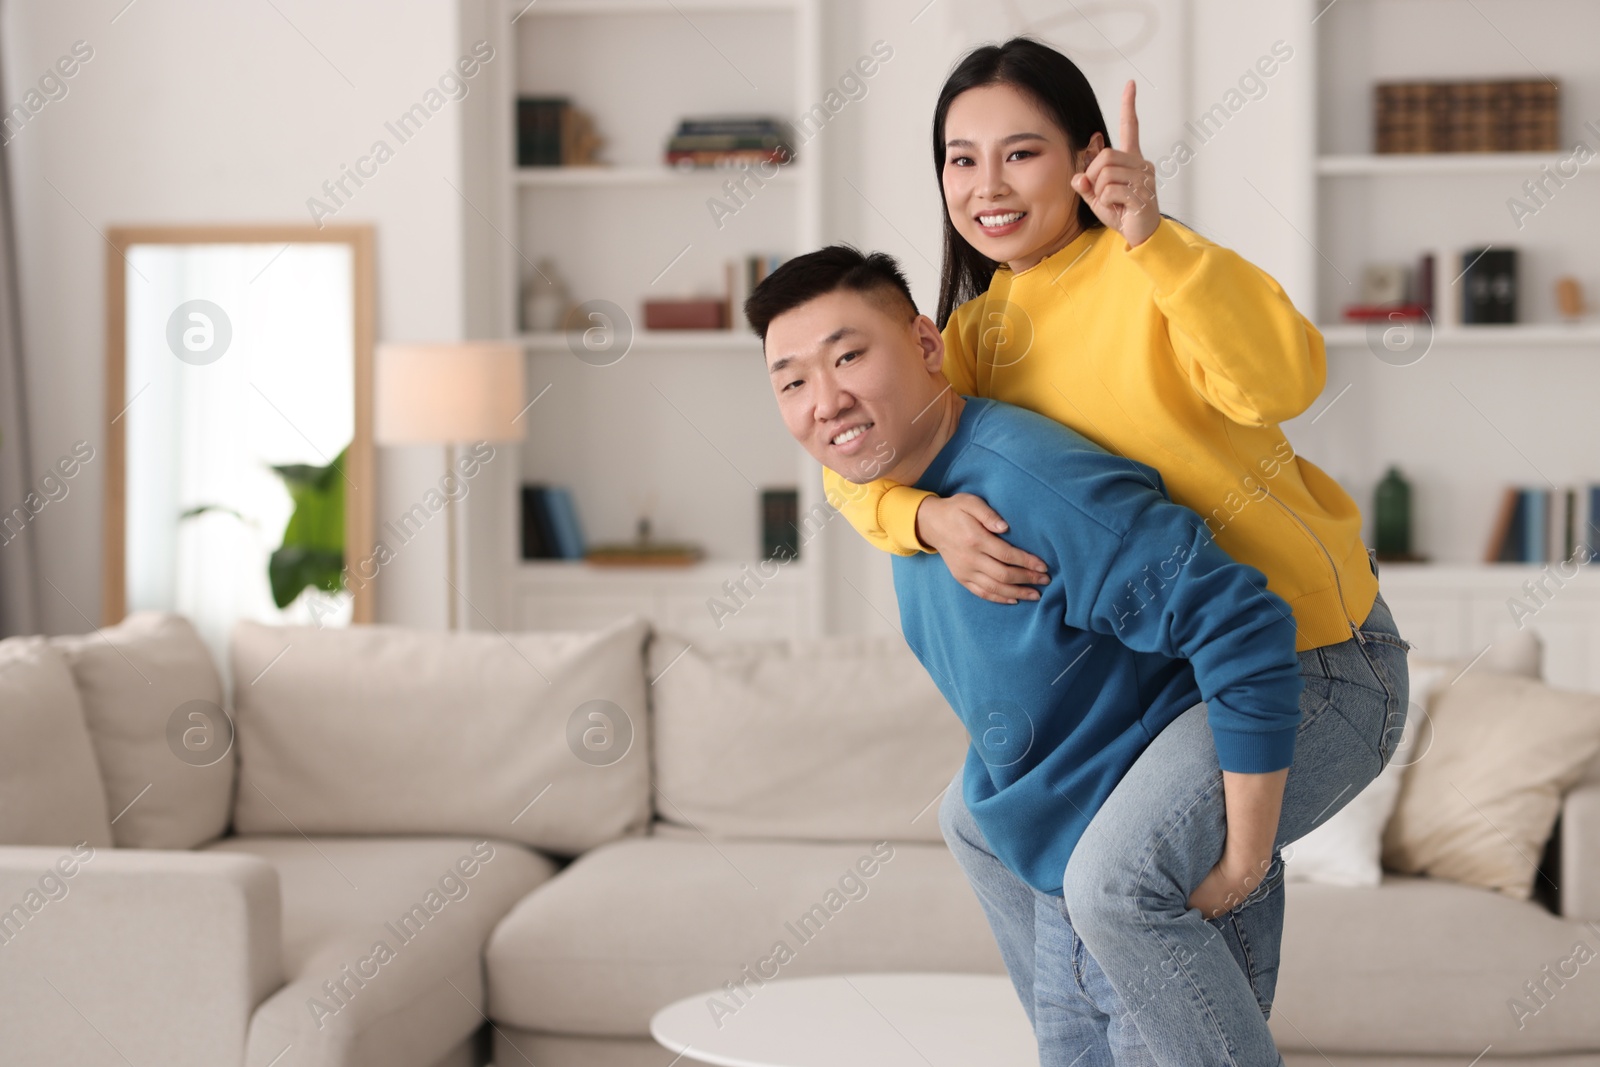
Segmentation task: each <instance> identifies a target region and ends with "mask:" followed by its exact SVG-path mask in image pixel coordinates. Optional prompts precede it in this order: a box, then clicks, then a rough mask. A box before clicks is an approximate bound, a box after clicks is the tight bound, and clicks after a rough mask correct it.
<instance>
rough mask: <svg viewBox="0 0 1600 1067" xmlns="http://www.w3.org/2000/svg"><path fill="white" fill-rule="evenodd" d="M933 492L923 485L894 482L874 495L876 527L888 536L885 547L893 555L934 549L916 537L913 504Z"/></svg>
mask: <svg viewBox="0 0 1600 1067" xmlns="http://www.w3.org/2000/svg"><path fill="white" fill-rule="evenodd" d="M933 495H935V494H933V493H930V492H928V491H927V490H926V489H917V488H914V487H912V486H909V485H897V486H894V487H893V488H892V489H890V490H888V491H887V492H885V493H884V494H883V496H881V497H879V498H878V528H879V529H880V530H882V531H883V532H884V535H885V536H887V537H888V539H889V550H890V551H891V552H893V553H894V554H895V555H897V556H914V555H916V554H917V553H918V552H932V551H934V549H932V548H929V547H928V546H927V545H925V544H923V543H922V542H921V541H919V540H917V508H919V507H920V506H921V505H922V501H923V500H924V499H925V498H926V497H930V496H933Z"/></svg>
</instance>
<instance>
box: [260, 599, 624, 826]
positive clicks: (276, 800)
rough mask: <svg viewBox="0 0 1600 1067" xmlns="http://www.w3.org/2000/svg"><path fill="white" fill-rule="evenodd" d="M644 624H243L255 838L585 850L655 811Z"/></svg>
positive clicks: (622, 622)
mask: <svg viewBox="0 0 1600 1067" xmlns="http://www.w3.org/2000/svg"><path fill="white" fill-rule="evenodd" d="M646 633H647V626H646V624H645V622H644V621H643V620H642V619H638V618H628V619H623V620H620V621H619V622H617V623H615V624H613V625H611V626H609V627H607V628H606V629H603V630H595V631H591V632H584V633H554V632H552V633H511V634H502V633H498V632H495V633H480V632H468V633H446V632H440V631H437V630H416V629H408V628H404V627H399V626H388V625H370V626H352V627H348V628H339V629H334V628H328V629H318V628H316V627H311V626H288V627H279V626H266V625H263V624H260V623H256V622H239V623H236V624H235V625H234V629H233V632H232V636H231V650H230V658H231V660H232V666H233V706H234V718H235V723H236V728H237V730H238V736H239V742H238V745H239V790H238V800H237V803H236V806H235V809H234V829H235V830H236V831H237V832H239V833H241V834H295V833H305V834H473V835H478V836H483V837H492V838H500V839H504V840H512V841H520V842H522V843H524V844H527V845H532V846H534V847H536V848H540V849H544V850H546V851H548V852H553V853H557V854H562V855H576V854H578V853H580V852H583V851H585V850H586V849H589V848H592V847H594V846H595V845H599V844H602V843H604V842H606V841H610V840H613V839H615V838H617V837H619V836H624V835H628V834H633V833H643V832H645V830H646V828H647V826H648V823H649V818H650V768H649V739H648V735H647V733H646V731H647V720H646V714H645V684H644V661H643V656H644V640H645V635H646Z"/></svg>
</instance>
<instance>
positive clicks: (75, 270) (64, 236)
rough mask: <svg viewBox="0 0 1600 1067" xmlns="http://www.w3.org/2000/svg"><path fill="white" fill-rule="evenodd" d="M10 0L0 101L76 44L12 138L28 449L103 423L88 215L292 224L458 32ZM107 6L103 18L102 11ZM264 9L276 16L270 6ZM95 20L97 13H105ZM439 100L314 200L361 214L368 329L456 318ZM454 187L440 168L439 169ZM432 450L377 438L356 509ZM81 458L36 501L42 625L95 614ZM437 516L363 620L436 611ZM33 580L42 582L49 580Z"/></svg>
mask: <svg viewBox="0 0 1600 1067" xmlns="http://www.w3.org/2000/svg"><path fill="white" fill-rule="evenodd" d="M125 4H126V0H92V2H84V3H70V4H68V3H58V2H55V0H14V2H12V3H8V4H6V5H5V10H4V12H3V20H4V21H3V25H0V32H3V41H4V46H5V55H4V63H5V75H6V84H5V86H4V97H5V105H6V106H7V107H9V106H10V105H11V104H13V103H15V102H16V101H17V100H18V99H19V98H20V97H21V94H22V93H23V92H24V91H25V88H26V87H27V86H28V85H30V84H32V83H34V82H35V81H36V79H37V78H38V77H39V76H40V75H41V74H42V73H44V72H45V70H46V69H47V67H49V66H50V64H52V63H53V62H54V61H55V60H56V59H57V57H59V56H61V55H63V54H65V53H67V52H68V51H69V50H70V49H71V47H72V44H73V42H75V41H78V40H83V41H86V42H88V44H89V45H90V46H91V47H92V48H93V50H94V55H93V58H92V59H91V60H90V61H88V62H87V63H86V64H84V65H83V67H82V69H81V70H79V71H78V73H77V74H76V75H75V76H74V77H73V78H72V79H71V80H70V81H69V82H68V83H67V84H68V87H69V92H68V94H67V96H65V97H64V98H62V99H60V100H56V101H53V102H51V103H49V104H48V105H46V106H45V107H44V108H43V109H42V110H41V111H40V112H39V114H38V115H37V116H35V117H34V118H33V119H32V121H30V122H29V123H28V124H27V125H26V126H25V127H24V128H23V129H22V130H21V132H20V133H19V134H18V135H17V136H16V138H15V141H14V142H13V144H12V146H11V147H12V153H11V165H12V167H13V179H14V181H15V188H16V202H15V210H16V213H17V219H18V231H19V245H20V249H19V255H20V260H21V276H22V277H21V285H22V304H23V313H24V316H25V319H24V324H23V326H24V350H25V352H26V355H27V365H26V366H27V375H28V396H29V405H30V411H31V416H32V423H31V433H32V438H33V440H32V445H33V466H34V467H36V468H38V469H39V470H41V471H42V470H43V469H44V468H45V467H46V466H47V465H48V464H51V463H53V462H54V461H55V459H56V458H57V457H58V456H61V455H64V454H65V453H67V452H68V451H69V450H70V448H71V446H72V443H73V442H74V441H76V440H79V439H86V440H88V441H89V442H90V443H91V444H93V445H95V447H96V450H97V453H98V452H99V451H101V447H100V443H101V441H102V440H103V437H104V426H103V421H104V420H103V415H102V410H103V400H102V388H101V386H102V381H103V367H102V364H103V360H104V350H103V328H104V327H103V319H104V312H103V307H104V303H103V292H102V275H103V267H104V260H105V256H106V254H107V251H108V247H109V246H108V245H107V244H106V243H105V241H104V240H103V239H102V237H101V235H100V233H99V232H98V231H101V230H104V229H105V228H106V227H107V226H110V225H118V224H131V223H209V222H284V223H308V222H310V221H311V216H310V215H309V213H308V211H307V208H306V206H305V202H306V200H307V198H308V197H310V196H312V195H314V194H316V193H317V191H318V189H319V187H320V186H321V185H322V183H323V182H324V181H325V180H327V179H329V178H332V177H336V176H337V175H338V171H339V167H340V165H341V164H349V163H352V162H353V161H354V160H355V158H356V157H357V156H358V155H361V154H363V153H365V152H366V151H367V149H368V148H369V146H370V145H371V143H372V141H373V140H374V139H375V138H376V137H378V136H380V135H381V134H382V125H383V123H384V121H385V120H387V119H390V118H392V117H394V116H395V115H396V114H398V113H399V112H401V111H402V110H404V109H405V108H407V107H409V106H410V105H411V104H412V103H414V102H416V101H417V100H418V99H419V97H420V96H421V94H422V93H423V92H424V91H425V90H427V89H428V88H429V87H430V86H431V85H433V84H434V83H435V81H436V79H437V78H438V77H439V75H440V74H441V73H442V72H443V71H444V70H445V69H446V68H447V67H448V66H449V65H450V64H452V63H453V62H454V60H455V58H456V56H457V54H458V52H459V51H460V49H459V47H458V41H457V30H456V17H455V11H454V5H452V4H450V3H447V2H444V0H382V2H380V0H341V2H340V3H337V4H328V3H319V2H317V0H274V2H273V4H264V3H214V2H206V0H142V2H137V3H134V4H132V5H131V6H128V7H127V8H126V10H123V9H124V5H125ZM119 12H120V15H119ZM280 12H281V14H280ZM113 20H115V21H113ZM460 121H461V119H460V114H459V108H458V106H453V105H447V106H446V107H445V108H443V109H442V110H441V111H440V112H439V113H438V114H436V115H435V116H434V117H433V118H432V119H431V120H430V121H429V123H428V124H427V126H426V127H424V129H423V130H421V131H420V132H419V133H418V134H417V135H416V136H415V137H414V138H413V139H412V140H410V141H409V142H407V143H406V144H404V145H403V146H400V147H399V149H398V151H397V152H396V155H395V157H394V158H393V159H392V160H390V161H389V162H387V163H385V164H384V165H383V166H382V167H381V168H380V170H379V174H378V175H377V177H375V178H373V179H372V180H370V181H368V182H367V184H366V186H365V187H364V188H362V189H360V190H359V192H358V195H357V196H356V197H355V198H353V199H352V200H351V201H350V202H349V204H348V205H347V207H346V208H345V209H344V210H343V211H341V212H340V213H339V215H337V216H336V218H335V221H339V222H346V221H348V222H370V223H373V224H374V225H375V226H376V227H377V249H378V262H377V275H378V278H377V281H378V336H379V338H380V339H383V338H391V339H396V340H422V339H442V338H453V337H457V336H460V331H461V320H462V297H461V289H462V285H461V279H462V266H461V246H462V240H461V230H462V223H461V218H462V212H463V210H464V207H463V205H462V203H461V200H460V198H459V197H458V196H457V194H456V193H455V192H454V191H452V189H451V188H450V186H449V185H447V184H446V182H445V179H446V178H450V179H451V180H455V175H456V174H457V172H458V170H459V148H458V143H459V137H460V128H459V126H460ZM458 184H459V183H458ZM442 469H443V457H442V454H441V452H440V451H439V450H437V449H430V448H426V447H422V448H407V449H379V450H378V474H379V484H378V492H377V519H378V522H379V524H381V523H382V522H383V521H384V520H385V519H386V518H391V517H394V516H396V515H398V514H399V513H400V512H402V511H404V510H405V509H406V508H408V507H409V506H410V505H411V504H412V503H413V502H415V501H417V500H418V499H420V497H421V495H422V493H423V492H425V491H426V490H427V488H428V487H429V486H430V485H432V484H434V483H435V482H436V481H437V479H438V477H439V475H440V473H441V472H442ZM103 473H104V466H103V463H96V462H91V463H90V464H89V465H88V466H87V468H86V469H85V470H84V471H83V473H82V474H80V475H79V476H78V477H77V478H76V479H75V480H74V482H73V484H72V488H71V492H70V494H69V495H68V496H67V497H66V498H65V499H63V500H61V501H59V502H56V503H52V504H50V505H49V506H47V507H46V508H45V510H44V511H43V512H42V513H41V514H40V516H39V518H38V519H37V520H36V528H37V535H38V546H39V562H40V567H41V569H42V571H43V574H44V576H45V577H46V578H47V579H48V584H44V585H43V600H44V602H43V616H42V618H43V622H44V628H45V629H46V630H47V631H49V632H52V633H57V632H70V631H82V630H86V629H88V628H90V627H91V626H93V625H97V624H98V623H99V621H100V607H99V599H100V598H99V590H100V567H99V560H100V513H101V495H102V492H103V484H102V475H103ZM443 571H444V565H443V529H442V522H439V521H435V522H433V523H431V524H430V526H429V527H426V528H424V530H423V532H422V533H421V534H420V535H419V536H418V538H417V539H416V540H415V541H413V542H411V543H410V544H408V545H407V546H406V547H405V548H403V549H401V550H400V551H399V555H398V558H397V559H396V560H395V561H394V562H393V563H391V564H390V565H389V566H388V567H386V568H385V569H384V571H383V573H382V576H381V578H380V579H379V584H378V586H377V588H378V593H377V613H378V617H379V619H380V620H382V621H404V622H408V623H411V624H415V625H424V626H438V625H442V620H443V617H444V603H445V602H444V586H443V581H442V575H443ZM52 585H54V586H55V587H57V588H59V593H58V592H57V591H56V589H53V588H52Z"/></svg>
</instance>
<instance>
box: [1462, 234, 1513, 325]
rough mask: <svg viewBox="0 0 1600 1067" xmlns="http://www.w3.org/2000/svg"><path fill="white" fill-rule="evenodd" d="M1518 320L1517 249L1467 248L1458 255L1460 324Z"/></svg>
mask: <svg viewBox="0 0 1600 1067" xmlns="http://www.w3.org/2000/svg"><path fill="white" fill-rule="evenodd" d="M1516 321H1517V250H1516V249H1514V248H1493V247H1490V248H1469V249H1467V250H1466V251H1464V252H1462V253H1461V322H1462V324H1463V325H1468V326H1475V325H1482V324H1484V323H1512V322H1516Z"/></svg>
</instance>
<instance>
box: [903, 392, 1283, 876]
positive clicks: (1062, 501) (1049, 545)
mask: <svg viewBox="0 0 1600 1067" xmlns="http://www.w3.org/2000/svg"><path fill="white" fill-rule="evenodd" d="M916 485H917V488H918V489H927V490H930V491H932V492H935V493H938V494H939V495H940V496H950V495H951V494H954V493H974V494H976V495H977V496H980V497H982V498H983V499H984V500H986V501H987V502H988V503H989V505H990V506H991V507H993V508H994V509H995V510H996V511H998V512H999V513H1000V514H1001V515H1002V516H1004V517H1005V520H1006V522H1007V523H1008V524H1009V525H1010V531H1009V533H1008V534H1007V535H1006V537H1007V540H1009V541H1010V542H1011V543H1012V544H1015V545H1018V546H1020V547H1022V548H1025V549H1027V550H1028V551H1031V552H1032V553H1034V554H1035V555H1037V556H1038V557H1039V558H1041V559H1043V560H1044V562H1045V565H1046V566H1047V567H1048V568H1049V570H1050V582H1049V584H1048V585H1043V586H1039V587H1037V588H1038V589H1039V593H1040V597H1039V599H1038V600H1036V601H1027V600H1024V601H1020V602H1018V603H1016V604H995V603H991V602H990V601H987V600H984V599H982V598H980V597H978V596H975V595H973V594H972V593H970V592H968V591H967V590H966V589H965V588H964V587H963V586H962V585H961V584H960V583H958V582H957V581H956V580H955V579H954V578H953V577H951V575H950V572H949V570H948V569H947V568H946V567H945V564H944V561H943V560H941V559H940V558H939V557H938V556H936V555H932V554H929V553H919V554H917V555H915V556H896V557H894V586H895V592H896V594H897V595H898V597H899V601H900V620H901V624H902V626H903V629H904V633H905V637H906V641H907V643H908V644H909V645H910V646H911V649H912V651H913V652H915V653H916V655H917V658H918V659H920V660H921V661H922V664H923V666H924V667H926V668H927V670H928V673H929V674H930V675H932V676H933V679H934V681H935V683H937V685H938V686H939V689H940V691H941V692H943V694H944V696H945V699H946V700H948V701H949V702H950V706H951V707H952V708H953V709H955V712H956V714H957V715H959V716H960V717H961V720H962V722H964V723H965V724H966V727H967V733H968V735H969V737H970V738H971V744H970V745H969V746H968V750H967V759H966V764H965V769H964V772H963V776H962V778H963V783H964V786H963V789H964V797H965V800H966V803H967V808H968V809H969V810H970V811H971V812H972V816H973V818H974V820H975V821H976V822H977V824H978V827H979V829H981V830H982V831H983V835H984V837H985V838H986V839H987V840H988V842H989V844H990V846H991V847H992V848H993V849H994V851H995V854H996V855H997V856H998V857H999V858H1000V860H1001V861H1002V862H1003V863H1005V865H1006V866H1007V868H1009V869H1010V870H1011V871H1012V872H1014V873H1015V874H1016V875H1017V876H1018V877H1020V878H1022V879H1023V880H1024V881H1026V882H1027V883H1028V884H1030V885H1032V886H1033V887H1034V888H1036V889H1038V890H1040V891H1042V892H1045V893H1049V894H1052V895H1054V896H1060V895H1062V885H1061V883H1062V875H1063V873H1064V872H1065V870H1066V866H1067V860H1068V859H1069V858H1070V857H1071V855H1072V849H1073V846H1074V845H1075V844H1076V843H1077V841H1078V838H1079V837H1080V836H1082V834H1083V831H1084V829H1085V828H1086V827H1087V826H1088V824H1089V820H1090V819H1091V818H1093V817H1094V813H1095V812H1096V811H1097V810H1098V809H1099V807H1100V805H1101V803H1103V802H1104V800H1105V798H1106V797H1107V796H1109V795H1110V793H1111V790H1112V789H1114V788H1115V787H1116V785H1117V783H1118V782H1119V781H1121V780H1122V777H1123V775H1124V774H1126V773H1127V771H1128V769H1129V768H1130V767H1131V766H1132V765H1133V763H1134V761H1135V760H1136V759H1138V758H1139V754H1140V753H1141V752H1143V751H1144V748H1145V746H1146V745H1148V744H1149V743H1150V741H1151V740H1152V739H1153V738H1154V737H1155V736H1156V734H1158V733H1160V732H1161V730H1162V729H1163V728H1165V727H1166V726H1167V724H1168V723H1170V722H1172V720H1174V719H1175V718H1177V717H1178V716H1179V715H1180V714H1182V713H1183V712H1184V711H1185V710H1187V709H1189V708H1191V707H1193V706H1194V705H1196V704H1198V703H1200V702H1201V701H1204V702H1205V704H1206V715H1207V720H1208V722H1209V723H1210V725H1211V733H1212V736H1213V738H1214V739H1215V742H1216V746H1217V757H1218V761H1219V762H1220V764H1221V766H1222V769H1223V770H1227V771H1245V772H1264V771H1275V770H1280V769H1282V768H1285V767H1287V766H1289V764H1290V762H1291V761H1292V759H1293V756H1294V742H1295V733H1296V730H1297V728H1298V726H1299V722H1300V690H1301V685H1302V683H1301V679H1300V670H1299V657H1298V656H1297V655H1296V653H1295V623H1294V616H1293V614H1292V613H1291V612H1290V610H1289V606H1288V605H1287V604H1286V603H1285V602H1284V601H1283V599H1282V598H1280V597H1279V596H1278V595H1277V594H1276V593H1272V592H1269V591H1268V589H1267V579H1266V576H1265V575H1264V574H1262V573H1261V571H1259V570H1257V569H1256V568H1254V567H1251V566H1248V565H1246V564H1242V563H1237V562H1235V561H1234V560H1233V559H1232V558H1231V557H1230V556H1229V555H1228V554H1227V553H1225V552H1224V551H1222V549H1220V548H1218V547H1217V546H1216V544H1215V543H1213V541H1212V537H1211V534H1210V531H1209V530H1208V529H1207V528H1206V525H1205V520H1204V519H1202V518H1201V517H1200V516H1199V515H1198V514H1196V513H1195V512H1194V511H1191V510H1190V509H1189V508H1186V507H1183V506H1181V505H1178V504H1175V503H1173V502H1172V500H1171V498H1170V497H1168V495H1167V490H1166V486H1165V485H1164V484H1163V482H1162V480H1161V475H1160V473H1159V472H1158V471H1157V470H1156V469H1155V468H1153V467H1150V466H1148V465H1146V464H1143V463H1139V462H1136V461H1134V460H1131V459H1128V458H1126V457H1122V456H1117V455H1113V454H1112V453H1110V452H1107V451H1106V450H1105V449H1103V448H1101V447H1100V446H1099V445H1097V444H1095V443H1094V442H1092V441H1090V440H1088V439H1087V438H1085V437H1083V436H1081V435H1080V434H1078V433H1076V432H1074V431H1073V430H1071V429H1069V428H1068V427H1066V426H1063V425H1061V424H1060V423H1058V422H1055V421H1053V420H1051V419H1047V418H1045V417H1044V416H1042V415H1038V414H1035V413H1034V412H1031V411H1028V410H1025V409H1023V408H1019V407H1014V406H1012V405H1010V404H1003V403H1000V402H998V401H994V400H985V399H980V398H976V397H967V398H966V407H965V408H964V409H963V411H962V412H961V417H960V420H959V422H958V424H957V426H956V430H955V433H954V435H953V436H952V437H951V438H950V440H949V441H948V442H946V444H945V446H944V447H943V448H942V449H940V451H939V453H938V455H937V456H935V457H934V459H933V462H932V463H931V464H929V466H928V469H927V470H926V471H925V472H924V473H923V475H922V477H921V479H919V480H918V481H917V483H916Z"/></svg>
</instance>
